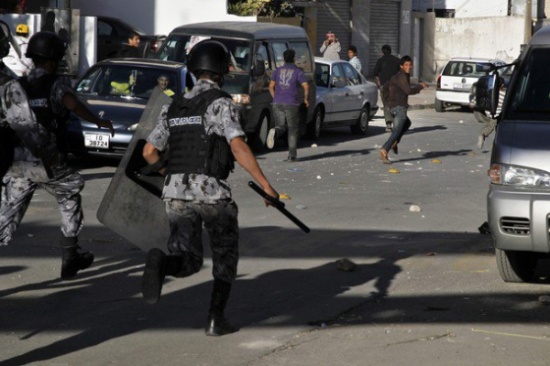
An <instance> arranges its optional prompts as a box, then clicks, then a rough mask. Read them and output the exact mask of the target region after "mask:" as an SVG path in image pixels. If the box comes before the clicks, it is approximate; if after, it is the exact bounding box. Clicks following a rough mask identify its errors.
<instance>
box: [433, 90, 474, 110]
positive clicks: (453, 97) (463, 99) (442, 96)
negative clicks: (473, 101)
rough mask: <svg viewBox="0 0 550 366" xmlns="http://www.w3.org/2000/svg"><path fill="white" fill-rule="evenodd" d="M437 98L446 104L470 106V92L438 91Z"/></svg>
mask: <svg viewBox="0 0 550 366" xmlns="http://www.w3.org/2000/svg"><path fill="white" fill-rule="evenodd" d="M435 97H436V98H437V99H438V100H440V101H442V102H445V103H452V104H460V105H465V106H467V105H470V92H465V91H453V90H437V91H436V92H435Z"/></svg>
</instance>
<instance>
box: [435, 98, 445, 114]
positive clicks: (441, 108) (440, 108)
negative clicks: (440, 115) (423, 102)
mask: <svg viewBox="0 0 550 366" xmlns="http://www.w3.org/2000/svg"><path fill="white" fill-rule="evenodd" d="M435 111H436V112H445V106H444V105H443V102H442V101H441V100H439V99H437V98H435Z"/></svg>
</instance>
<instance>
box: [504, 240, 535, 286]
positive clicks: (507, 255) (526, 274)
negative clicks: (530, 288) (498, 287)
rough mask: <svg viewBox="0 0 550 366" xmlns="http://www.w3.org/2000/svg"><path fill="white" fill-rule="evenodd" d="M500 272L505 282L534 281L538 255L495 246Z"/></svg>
mask: <svg viewBox="0 0 550 366" xmlns="http://www.w3.org/2000/svg"><path fill="white" fill-rule="evenodd" d="M495 257H496V260H497V267H498V272H499V273H500V277H501V278H502V279H503V280H504V282H518V283H521V282H534V280H535V268H536V266H537V262H538V255H537V254H536V253H532V252H520V251H513V250H502V249H496V248H495Z"/></svg>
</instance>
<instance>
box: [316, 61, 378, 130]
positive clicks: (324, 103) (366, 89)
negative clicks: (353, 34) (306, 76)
mask: <svg viewBox="0 0 550 366" xmlns="http://www.w3.org/2000/svg"><path fill="white" fill-rule="evenodd" d="M315 82H316V84H317V93H316V100H315V112H314V121H313V123H310V124H309V125H308V135H309V137H310V138H318V137H319V135H320V133H321V130H322V129H324V128H329V127H339V126H350V128H351V132H352V133H354V134H357V135H365V134H366V133H367V129H368V125H369V120H370V119H372V117H373V116H374V114H375V113H376V111H378V104H377V103H378V88H377V87H376V84H374V83H373V82H370V81H368V80H367V79H365V77H364V76H363V75H361V74H360V73H359V72H357V70H356V69H355V68H354V67H353V66H352V65H351V64H350V63H349V62H348V61H344V60H326V59H324V58H320V57H316V58H315Z"/></svg>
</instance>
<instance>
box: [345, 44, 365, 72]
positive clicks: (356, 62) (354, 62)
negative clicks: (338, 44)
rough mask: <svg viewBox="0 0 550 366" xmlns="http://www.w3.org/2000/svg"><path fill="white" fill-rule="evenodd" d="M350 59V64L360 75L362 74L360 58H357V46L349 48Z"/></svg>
mask: <svg viewBox="0 0 550 366" xmlns="http://www.w3.org/2000/svg"><path fill="white" fill-rule="evenodd" d="M348 57H349V63H350V64H351V65H352V66H353V67H354V68H355V70H357V71H358V72H359V73H361V69H362V67H361V61H360V60H359V57H357V47H355V46H353V45H352V46H349V48H348Z"/></svg>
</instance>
